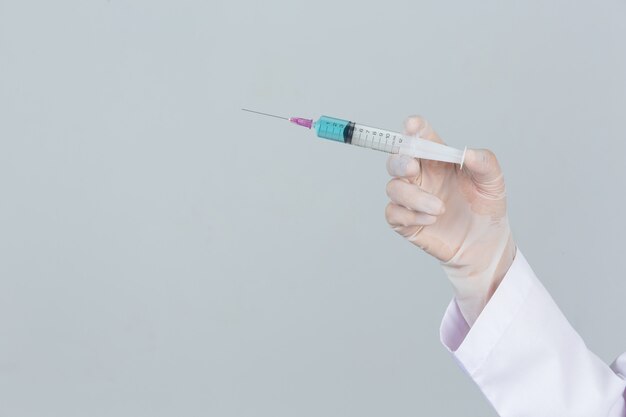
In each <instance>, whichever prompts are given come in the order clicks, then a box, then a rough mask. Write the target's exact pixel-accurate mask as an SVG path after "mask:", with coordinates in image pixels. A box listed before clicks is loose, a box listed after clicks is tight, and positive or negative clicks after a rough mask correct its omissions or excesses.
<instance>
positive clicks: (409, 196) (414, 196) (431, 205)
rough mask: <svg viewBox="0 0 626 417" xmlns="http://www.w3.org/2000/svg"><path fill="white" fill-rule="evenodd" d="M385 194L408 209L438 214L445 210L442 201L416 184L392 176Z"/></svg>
mask: <svg viewBox="0 0 626 417" xmlns="http://www.w3.org/2000/svg"><path fill="white" fill-rule="evenodd" d="M387 195H388V196H389V198H390V199H391V201H393V202H394V203H396V204H398V205H401V206H404V207H406V208H408V209H411V210H415V211H421V212H424V213H426V214H431V215H433V216H438V215H440V214H442V213H443V212H444V211H445V208H444V204H443V201H441V200H440V199H439V198H437V197H436V196H435V195H433V194H430V193H427V192H426V191H424V190H422V189H420V188H419V187H418V186H417V185H415V184H411V183H407V182H405V181H403V180H401V179H399V178H394V179H392V180H391V181H389V182H388V183H387Z"/></svg>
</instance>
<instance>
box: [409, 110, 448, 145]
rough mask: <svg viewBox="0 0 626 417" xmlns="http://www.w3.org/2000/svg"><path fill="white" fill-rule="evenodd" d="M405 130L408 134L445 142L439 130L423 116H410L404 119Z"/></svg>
mask: <svg viewBox="0 0 626 417" xmlns="http://www.w3.org/2000/svg"><path fill="white" fill-rule="evenodd" d="M404 132H405V134H407V135H411V136H414V135H417V136H419V137H420V138H422V139H427V140H430V141H433V142H437V143H443V140H441V138H440V137H439V135H438V134H437V132H435V130H434V129H433V127H432V126H431V125H430V123H428V120H426V119H424V118H423V117H422V116H410V117H408V118H407V119H406V120H405V121H404Z"/></svg>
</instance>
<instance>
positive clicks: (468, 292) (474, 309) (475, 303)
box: [442, 221, 517, 326]
mask: <svg viewBox="0 0 626 417" xmlns="http://www.w3.org/2000/svg"><path fill="white" fill-rule="evenodd" d="M478 245H480V246H478ZM516 251H517V248H516V245H515V242H514V241H513V236H512V234H511V232H510V228H509V226H508V222H506V221H505V222H503V224H501V228H499V230H498V233H496V234H494V236H492V238H491V239H480V240H478V241H477V242H476V244H475V245H472V246H471V247H466V248H465V250H464V251H463V253H459V254H457V256H455V257H454V258H453V259H451V260H450V261H448V262H446V263H442V267H443V269H444V271H445V272H446V274H447V275H448V278H449V280H450V282H451V283H452V286H453V289H454V294H455V299H456V302H457V304H458V306H459V309H460V310H461V313H462V314H463V317H464V318H465V320H466V321H467V323H468V324H469V325H470V326H472V325H473V324H474V322H475V321H476V319H477V318H478V316H479V315H480V313H481V312H482V310H483V308H484V307H485V306H486V305H487V303H488V302H489V300H490V299H491V297H492V296H493V294H494V293H495V292H496V290H497V288H498V286H499V285H500V283H501V282H502V280H503V279H504V277H505V276H506V273H507V272H508V270H509V268H510V267H511V265H512V263H513V260H514V258H515V254H516Z"/></svg>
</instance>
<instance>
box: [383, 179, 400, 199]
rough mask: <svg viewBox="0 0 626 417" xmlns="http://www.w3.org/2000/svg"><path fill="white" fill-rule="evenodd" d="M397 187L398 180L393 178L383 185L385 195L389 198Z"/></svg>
mask: <svg viewBox="0 0 626 417" xmlns="http://www.w3.org/2000/svg"><path fill="white" fill-rule="evenodd" d="M397 188H398V180H396V179H393V180H391V181H389V182H388V183H387V187H385V191H386V193H387V196H388V197H389V198H391V196H392V195H393V194H394V193H395V191H396V190H397Z"/></svg>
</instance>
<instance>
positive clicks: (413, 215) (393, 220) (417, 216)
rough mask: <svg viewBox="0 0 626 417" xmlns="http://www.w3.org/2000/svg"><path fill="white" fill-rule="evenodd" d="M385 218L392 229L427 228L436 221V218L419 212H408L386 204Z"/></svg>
mask: <svg viewBox="0 0 626 417" xmlns="http://www.w3.org/2000/svg"><path fill="white" fill-rule="evenodd" d="M385 218H386V219H387V223H389V225H390V226H392V227H398V226H403V227H409V226H428V225H431V224H433V223H435V222H436V221H437V217H435V216H431V215H430V214H426V213H422V212H419V211H413V210H409V209H407V208H405V207H402V206H399V205H397V204H394V203H389V204H387V207H386V208H385Z"/></svg>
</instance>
